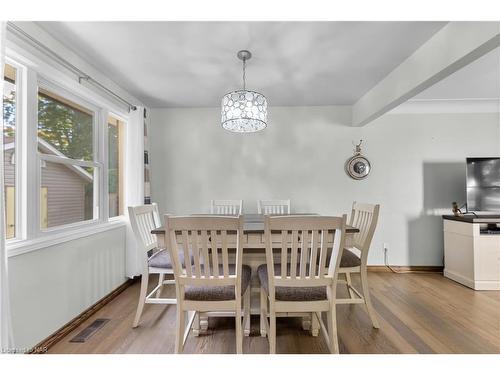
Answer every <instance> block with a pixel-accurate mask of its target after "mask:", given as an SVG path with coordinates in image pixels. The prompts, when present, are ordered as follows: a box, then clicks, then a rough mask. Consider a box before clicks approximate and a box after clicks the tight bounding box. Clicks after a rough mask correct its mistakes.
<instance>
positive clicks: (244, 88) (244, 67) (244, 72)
mask: <svg viewBox="0 0 500 375" xmlns="http://www.w3.org/2000/svg"><path fill="white" fill-rule="evenodd" d="M246 68H247V59H243V91H245V90H246V87H247V80H246V78H247V77H246Z"/></svg>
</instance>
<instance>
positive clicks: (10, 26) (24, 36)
mask: <svg viewBox="0 0 500 375" xmlns="http://www.w3.org/2000/svg"><path fill="white" fill-rule="evenodd" d="M7 30H8V31H10V32H11V33H13V34H15V35H17V36H18V37H20V38H21V39H23V40H25V41H27V42H28V43H29V44H31V45H32V46H33V47H35V48H36V49H37V50H38V51H40V52H42V53H44V54H45V55H47V56H48V57H50V58H52V59H53V60H55V61H56V62H58V63H59V64H60V65H62V66H63V67H65V68H66V69H68V70H69V71H71V72H72V73H73V74H75V75H76V76H78V83H80V84H82V81H86V82H89V83H90V84H93V85H94V86H97V87H98V88H99V89H101V90H102V91H104V92H106V93H107V94H108V95H111V96H112V97H114V98H115V99H117V100H118V101H120V102H122V103H125V104H126V105H127V106H128V111H129V112H130V111H135V110H136V109H137V106H135V105H134V104H132V103H130V102H129V101H127V100H125V99H123V98H122V97H121V96H120V95H118V94H116V93H115V92H113V91H112V90H110V89H108V88H107V87H106V86H104V85H103V84H101V83H100V82H98V81H96V80H95V79H94V78H92V77H91V76H90V75H88V74H87V73H85V72H84V71H82V70H80V69H79V68H77V67H76V66H74V65H73V64H71V63H70V62H69V61H68V60H66V59H64V58H63V57H61V56H60V55H58V54H57V53H55V52H54V51H52V50H51V49H50V48H48V47H47V46H46V45H44V44H43V43H41V42H40V41H38V40H37V39H35V38H33V37H32V36H31V35H29V34H28V33H27V32H25V31H24V30H23V29H21V28H20V27H18V26H16V25H15V24H14V23H13V22H10V21H9V22H7Z"/></svg>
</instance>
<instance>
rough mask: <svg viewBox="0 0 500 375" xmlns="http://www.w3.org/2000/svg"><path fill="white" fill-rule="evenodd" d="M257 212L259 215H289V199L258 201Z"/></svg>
mask: <svg viewBox="0 0 500 375" xmlns="http://www.w3.org/2000/svg"><path fill="white" fill-rule="evenodd" d="M257 212H258V213H259V214H260V215H289V214H290V199H273V200H259V201H258V202H257Z"/></svg>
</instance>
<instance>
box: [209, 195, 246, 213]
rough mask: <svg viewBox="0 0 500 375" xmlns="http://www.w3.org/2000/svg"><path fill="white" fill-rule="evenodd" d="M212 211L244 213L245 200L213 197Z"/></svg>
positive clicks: (211, 202)
mask: <svg viewBox="0 0 500 375" xmlns="http://www.w3.org/2000/svg"><path fill="white" fill-rule="evenodd" d="M210 213H211V214H212V215H234V216H238V215H241V214H242V213H243V201H242V200H221V199H219V200H217V199H213V200H211V201H210Z"/></svg>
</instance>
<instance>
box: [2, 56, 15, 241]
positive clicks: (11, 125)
mask: <svg viewBox="0 0 500 375" xmlns="http://www.w3.org/2000/svg"><path fill="white" fill-rule="evenodd" d="M16 74H17V69H16V68H15V67H13V66H12V65H9V64H5V69H4V78H3V79H4V88H3V145H4V148H3V157H4V171H5V177H4V184H5V207H6V223H5V224H6V238H7V239H11V238H14V237H16V220H17V207H16V185H17V184H16V165H15V160H16V159H15V151H16V121H17V113H16V112H17V106H16V104H17V95H16V94H17V87H16Z"/></svg>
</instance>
